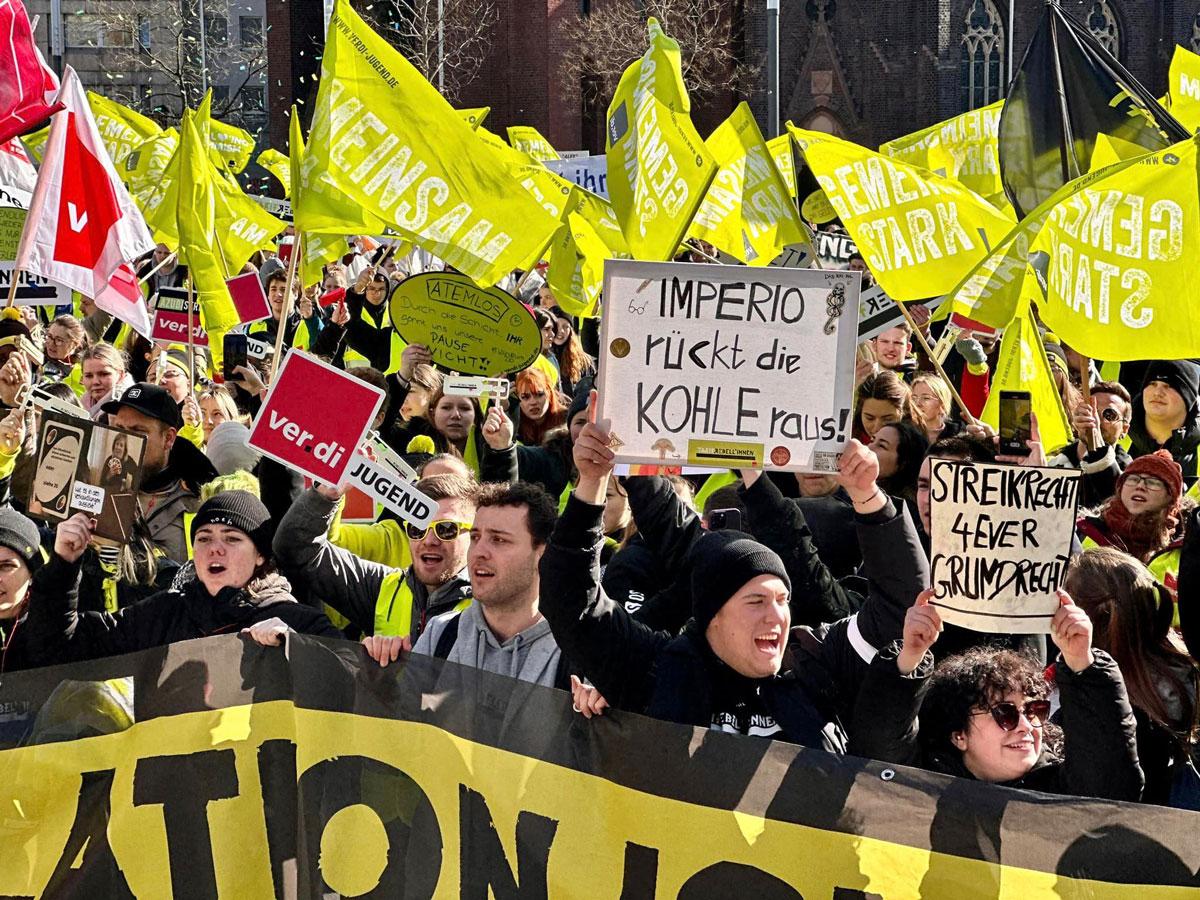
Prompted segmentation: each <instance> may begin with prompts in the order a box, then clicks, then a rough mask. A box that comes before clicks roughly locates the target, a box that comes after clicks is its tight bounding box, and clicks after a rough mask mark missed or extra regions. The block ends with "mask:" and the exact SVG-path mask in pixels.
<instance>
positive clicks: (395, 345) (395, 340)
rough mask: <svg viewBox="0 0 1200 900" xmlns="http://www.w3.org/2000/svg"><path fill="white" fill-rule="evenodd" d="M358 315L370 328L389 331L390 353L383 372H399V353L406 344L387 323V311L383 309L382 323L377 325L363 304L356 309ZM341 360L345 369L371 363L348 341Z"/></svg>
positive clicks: (387, 373)
mask: <svg viewBox="0 0 1200 900" xmlns="http://www.w3.org/2000/svg"><path fill="white" fill-rule="evenodd" d="M364 304H365V301H364ZM358 317H359V318H360V319H362V320H363V321H364V322H366V323H367V324H368V325H370V326H371V327H372V328H376V329H380V330H386V331H390V332H391V335H392V355H391V356H390V357H389V359H388V366H387V368H386V369H384V371H383V374H384V375H390V374H392V373H393V372H399V371H400V355H401V354H402V353H403V352H404V348H405V347H407V346H408V344H406V343H404V341H403V340H402V339H401V338H400V335H399V334H397V332H396V329H395V328H394V327H392V325H391V324H389V323H388V317H387V311H386V310H385V311H384V317H383V323H384V324H383V325H382V326H378V325H376V324H375V323H374V322H373V321H371V317H370V316H368V315H367V310H366V307H365V305H364V306H363V308H362V309H360V310H359V311H358ZM342 362H343V363H344V364H345V366H346V368H347V369H352V368H354V367H355V366H367V365H370V364H371V361H370V360H369V359H367V358H366V357H365V356H363V355H362V354H361V353H359V352H358V351H357V350H354V349H352V348H351V347H350V344H349V343H347V344H346V349H345V352H343V353H342Z"/></svg>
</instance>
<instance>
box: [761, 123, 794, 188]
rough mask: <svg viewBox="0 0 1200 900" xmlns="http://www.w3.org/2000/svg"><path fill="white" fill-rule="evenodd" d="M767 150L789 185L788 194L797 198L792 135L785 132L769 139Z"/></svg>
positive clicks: (784, 181) (785, 182) (784, 180)
mask: <svg viewBox="0 0 1200 900" xmlns="http://www.w3.org/2000/svg"><path fill="white" fill-rule="evenodd" d="M767 150H768V151H770V153H771V159H772V160H773V161H774V162H775V168H777V169H778V170H779V175H780V177H781V178H782V179H783V183H784V184H786V185H787V189H788V196H790V197H791V198H792V200H793V201H795V199H796V157H795V156H794V155H793V153H792V136H791V135H790V134H788V133H787V132H784V133H783V134H781V135H780V136H779V137H776V138H771V140H769V141H767Z"/></svg>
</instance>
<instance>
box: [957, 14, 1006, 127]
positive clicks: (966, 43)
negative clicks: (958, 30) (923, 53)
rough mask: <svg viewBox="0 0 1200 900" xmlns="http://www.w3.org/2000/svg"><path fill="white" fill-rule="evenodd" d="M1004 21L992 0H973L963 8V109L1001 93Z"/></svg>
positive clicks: (1001, 94) (1002, 92)
mask: <svg viewBox="0 0 1200 900" xmlns="http://www.w3.org/2000/svg"><path fill="white" fill-rule="evenodd" d="M1003 59H1004V23H1003V22H1002V21H1001V20H1000V13H999V12H997V11H996V6H995V4H994V3H992V0H975V2H973V3H972V4H971V8H970V9H968V10H967V22H966V29H965V30H964V31H963V38H962V93H963V102H964V103H965V104H966V107H967V109H978V108H979V107H981V106H987V105H988V104H989V103H995V102H996V101H997V100H999V99H1000V98H1001V97H1003V96H1004V68H1003Z"/></svg>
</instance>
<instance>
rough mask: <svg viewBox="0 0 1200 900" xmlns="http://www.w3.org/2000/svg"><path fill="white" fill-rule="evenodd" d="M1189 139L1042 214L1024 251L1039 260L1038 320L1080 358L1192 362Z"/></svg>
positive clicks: (1199, 228) (1192, 145)
mask: <svg viewBox="0 0 1200 900" xmlns="http://www.w3.org/2000/svg"><path fill="white" fill-rule="evenodd" d="M1196 141H1197V139H1196V138H1194V137H1193V138H1188V139H1187V140H1186V141H1181V142H1180V143H1178V144H1175V145H1174V146H1172V147H1168V148H1167V149H1165V150H1160V151H1158V152H1156V153H1150V154H1148V155H1146V156H1143V157H1141V158H1139V159H1136V160H1132V161H1128V162H1126V163H1124V164H1120V165H1116V166H1111V167H1109V168H1108V169H1105V170H1103V171H1102V172H1098V173H1095V175H1093V176H1092V177H1091V178H1090V179H1081V181H1084V182H1086V184H1085V186H1083V187H1076V188H1075V189H1074V190H1072V191H1071V192H1070V193H1069V195H1068V196H1066V197H1064V198H1062V199H1061V200H1059V201H1058V202H1057V203H1054V204H1053V207H1052V208H1051V209H1050V210H1049V212H1048V214H1047V216H1046V221H1045V224H1044V226H1043V227H1042V229H1041V231H1040V232H1039V233H1038V235H1037V238H1036V239H1035V240H1034V241H1033V244H1032V246H1031V251H1032V252H1034V253H1038V252H1042V253H1045V254H1046V255H1047V256H1048V262H1047V265H1046V269H1047V276H1046V299H1045V301H1044V302H1043V303H1042V304H1041V307H1040V312H1041V318H1042V321H1043V322H1045V323H1046V324H1047V325H1048V326H1049V327H1050V328H1051V329H1053V331H1054V332H1055V333H1056V334H1057V335H1058V336H1059V337H1060V338H1061V339H1062V340H1063V341H1064V342H1065V343H1067V344H1068V345H1070V346H1071V347H1074V348H1075V349H1076V350H1078V351H1079V352H1080V353H1082V354H1083V355H1085V356H1090V357H1093V358H1095V359H1104V360H1113V361H1125V360H1133V359H1145V358H1146V357H1147V356H1152V357H1154V358H1155V359H1183V358H1187V357H1193V356H1198V355H1200V316H1197V315H1196V314H1195V304H1194V303H1192V302H1191V298H1192V297H1193V296H1194V293H1195V260H1196V259H1197V256H1198V252H1200V245H1198V243H1197V239H1198V238H1200V209H1198V206H1200V203H1198V200H1197V195H1198V190H1200V185H1198V184H1197V172H1196V165H1197V147H1196ZM1071 187H1072V185H1067V188H1071Z"/></svg>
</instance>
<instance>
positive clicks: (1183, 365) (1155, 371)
mask: <svg viewBox="0 0 1200 900" xmlns="http://www.w3.org/2000/svg"><path fill="white" fill-rule="evenodd" d="M1152 381H1161V382H1162V383H1163V384H1165V385H1167V386H1168V387H1170V388H1173V389H1174V390H1175V391H1177V392H1178V393H1179V396H1180V397H1182V398H1183V406H1184V408H1185V409H1187V410H1188V411H1189V412H1192V411H1194V410H1195V409H1196V400H1197V398H1198V397H1200V367H1197V366H1196V364H1195V363H1191V362H1188V361H1187V360H1186V359H1159V360H1155V361H1154V362H1152V363H1150V365H1149V366H1147V367H1146V377H1145V378H1144V379H1142V390H1145V389H1146V385H1148V384H1149V383H1150V382H1152Z"/></svg>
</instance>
